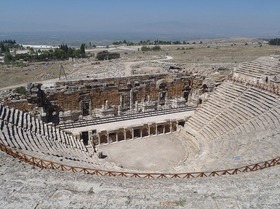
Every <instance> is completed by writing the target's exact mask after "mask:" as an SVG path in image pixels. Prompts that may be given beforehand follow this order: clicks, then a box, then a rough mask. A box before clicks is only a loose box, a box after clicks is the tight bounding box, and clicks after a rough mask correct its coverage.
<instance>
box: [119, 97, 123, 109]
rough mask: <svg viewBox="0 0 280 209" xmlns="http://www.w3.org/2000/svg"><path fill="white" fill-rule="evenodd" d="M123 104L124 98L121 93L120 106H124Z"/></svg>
mask: <svg viewBox="0 0 280 209" xmlns="http://www.w3.org/2000/svg"><path fill="white" fill-rule="evenodd" d="M122 105H123V98H122V95H120V106H121V107H122Z"/></svg>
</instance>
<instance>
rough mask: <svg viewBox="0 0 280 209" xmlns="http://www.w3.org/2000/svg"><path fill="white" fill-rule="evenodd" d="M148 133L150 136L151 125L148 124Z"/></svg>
mask: <svg viewBox="0 0 280 209" xmlns="http://www.w3.org/2000/svg"><path fill="white" fill-rule="evenodd" d="M148 135H149V136H151V125H150V124H148Z"/></svg>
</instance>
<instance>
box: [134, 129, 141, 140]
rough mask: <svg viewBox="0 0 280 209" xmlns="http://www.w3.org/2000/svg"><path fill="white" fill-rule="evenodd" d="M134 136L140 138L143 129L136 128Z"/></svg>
mask: <svg viewBox="0 0 280 209" xmlns="http://www.w3.org/2000/svg"><path fill="white" fill-rule="evenodd" d="M133 131H134V138H139V137H141V131H140V129H134V130H133Z"/></svg>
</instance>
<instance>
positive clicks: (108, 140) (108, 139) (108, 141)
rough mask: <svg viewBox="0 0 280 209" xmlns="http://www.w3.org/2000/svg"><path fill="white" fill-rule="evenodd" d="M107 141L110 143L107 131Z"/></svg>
mask: <svg viewBox="0 0 280 209" xmlns="http://www.w3.org/2000/svg"><path fill="white" fill-rule="evenodd" d="M107 143H108V144H110V138H109V132H108V131H107Z"/></svg>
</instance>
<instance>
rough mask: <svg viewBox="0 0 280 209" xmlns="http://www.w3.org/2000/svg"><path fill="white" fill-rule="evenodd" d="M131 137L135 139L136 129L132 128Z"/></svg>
mask: <svg viewBox="0 0 280 209" xmlns="http://www.w3.org/2000/svg"><path fill="white" fill-rule="evenodd" d="M131 139H134V129H133V128H132V129H131Z"/></svg>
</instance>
